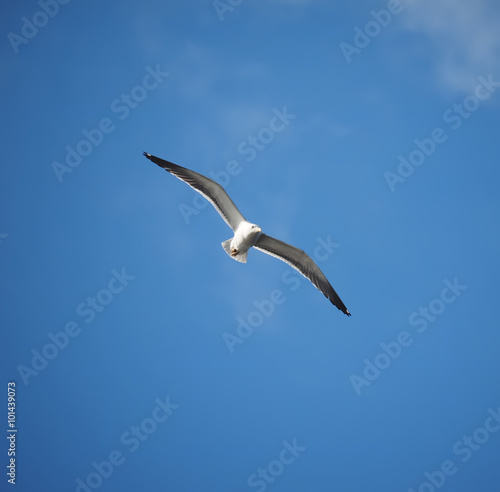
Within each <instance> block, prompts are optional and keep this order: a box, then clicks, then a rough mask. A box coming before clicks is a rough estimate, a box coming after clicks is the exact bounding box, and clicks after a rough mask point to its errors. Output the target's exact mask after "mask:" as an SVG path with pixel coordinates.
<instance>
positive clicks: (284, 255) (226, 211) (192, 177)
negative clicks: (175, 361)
mask: <svg viewBox="0 0 500 492" xmlns="http://www.w3.org/2000/svg"><path fill="white" fill-rule="evenodd" d="M144 155H145V156H146V157H147V158H148V159H149V160H150V161H152V162H154V163H155V164H157V165H158V166H160V167H162V168H163V169H165V171H168V172H169V173H170V174H173V175H174V176H175V177H176V178H179V179H180V180H182V181H184V182H185V183H187V184H188V185H189V186H191V188H193V189H195V190H196V191H197V192H198V193H200V194H201V195H202V196H204V197H205V198H206V199H207V200H208V201H209V202H210V203H211V204H212V205H213V206H214V208H215V209H216V210H217V212H219V214H220V216H221V217H222V218H223V219H224V222H225V223H226V224H227V225H228V226H229V227H230V228H231V229H232V230H233V231H234V237H232V238H230V239H228V240H227V241H224V242H223V243H222V247H223V248H224V250H225V251H226V252H227V254H228V255H229V256H230V257H231V258H233V259H234V260H236V261H239V262H241V263H246V262H247V254H248V250H249V249H250V248H251V247H252V246H253V247H254V248H256V249H258V250H259V251H262V252H263V253H266V254H268V255H271V256H274V257H275V258H278V259H280V260H281V261H284V262H285V263H288V264H289V265H290V266H291V267H293V268H295V270H297V271H298V272H299V273H301V274H302V275H303V276H304V277H306V278H307V279H309V280H310V281H311V282H312V284H313V285H314V286H315V287H316V288H317V289H318V290H320V291H321V292H322V293H323V294H324V296H325V297H326V298H327V299H329V300H330V302H331V303H332V304H333V305H334V306H335V307H337V308H338V309H340V310H341V311H342V312H343V313H344V314H346V315H347V316H351V313H350V312H349V310H348V309H347V308H346V307H345V305H344V303H343V302H342V301H341V299H340V297H339V296H338V294H337V293H336V292H335V290H334V289H333V287H332V286H331V284H330V282H329V281H328V279H327V278H326V277H325V275H324V274H323V272H322V271H321V270H320V269H319V267H318V265H316V263H314V261H313V260H312V258H311V257H310V256H308V255H307V254H306V253H305V252H304V251H302V250H301V249H298V248H296V247H294V246H291V245H290V244H287V243H284V242H283V241H280V240H279V239H275V238H273V237H271V236H268V235H267V234H264V233H263V232H262V229H261V228H260V227H259V226H258V225H257V224H252V223H251V222H248V221H247V220H245V218H244V217H243V215H241V212H240V211H239V210H238V208H237V207H236V205H235V204H234V203H233V201H232V200H231V198H229V195H228V194H227V193H226V191H225V190H224V188H223V187H222V186H221V185H220V184H219V183H216V182H215V181H213V180H212V179H210V178H207V177H206V176H203V175H201V174H198V173H196V172H194V171H191V170H190V169H186V168H185V167H182V166H178V165H177V164H174V163H173V162H169V161H165V160H163V159H160V158H159V157H156V156H154V155H151V154H148V153H147V152H144Z"/></svg>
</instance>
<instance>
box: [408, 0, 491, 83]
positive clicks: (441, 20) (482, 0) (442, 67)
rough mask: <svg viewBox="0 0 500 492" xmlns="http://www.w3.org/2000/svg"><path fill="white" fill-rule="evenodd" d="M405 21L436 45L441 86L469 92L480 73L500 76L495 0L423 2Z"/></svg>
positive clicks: (410, 6) (410, 10) (412, 8)
mask: <svg viewBox="0 0 500 492" xmlns="http://www.w3.org/2000/svg"><path fill="white" fill-rule="evenodd" d="M407 8H408V12H407V15H405V16H403V17H402V19H401V22H402V25H403V27H404V29H405V30H408V31H411V32H414V33H416V34H422V35H424V36H426V37H427V38H428V39H429V41H430V42H431V43H432V47H433V52H434V54H435V57H436V60H435V71H436V78H437V82H438V84H439V86H440V87H442V88H444V89H446V90H451V91H454V92H468V91H470V90H471V88H473V87H474V85H475V84H476V78H477V76H478V75H480V74H486V73H493V74H498V73H500V69H499V66H498V56H499V54H500V36H498V33H499V32H500V16H499V15H498V13H499V10H500V6H499V5H498V3H496V2H494V1H491V0H476V1H474V2H470V1H468V0H440V1H439V2H435V1H434V0H419V1H418V2H410V3H409V4H408V6H407Z"/></svg>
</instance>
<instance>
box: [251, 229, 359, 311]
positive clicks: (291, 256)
mask: <svg viewBox="0 0 500 492" xmlns="http://www.w3.org/2000/svg"><path fill="white" fill-rule="evenodd" d="M254 248H257V249H258V250H260V251H262V252H264V253H267V254H268V255H271V256H274V257H275V258H278V259H280V260H281V261H284V262H285V263H288V264H289V265H290V266H291V267H293V268H295V270H297V271H298V272H299V273H301V274H302V275H304V277H306V278H308V279H309V280H310V281H311V282H312V284H313V285H314V286H315V287H316V288H317V289H318V290H320V291H321V292H322V293H323V294H324V295H325V297H326V298H327V299H329V300H330V302H331V303H332V304H333V305H334V306H335V307H337V308H338V309H340V310H341V311H342V312H343V313H344V314H347V316H351V313H350V312H349V310H348V309H347V308H346V307H345V305H344V303H343V302H342V301H341V299H340V297H339V296H338V294H337V293H336V292H335V290H334V289H333V287H332V286H331V284H330V282H329V281H328V279H327V278H326V277H325V275H324V274H323V272H322V271H321V270H320V269H319V267H318V265H316V263H314V261H313V260H312V258H311V257H310V256H309V255H308V254H307V253H305V252H304V251H302V250H301V249H298V248H295V247H294V246H291V245H290V244H287V243H284V242H283V241H280V240H279V239H274V238H273V237H271V236H268V235H267V234H261V235H260V236H259V239H258V240H257V242H256V243H255V245H254Z"/></svg>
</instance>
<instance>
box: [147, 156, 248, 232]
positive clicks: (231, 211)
mask: <svg viewBox="0 0 500 492" xmlns="http://www.w3.org/2000/svg"><path fill="white" fill-rule="evenodd" d="M144 155H145V156H146V157H147V158H148V159H149V160H150V161H152V162H154V163H155V164H158V166H160V167H162V168H163V169H165V171H168V172H169V173H170V174H173V175H174V176H175V177H177V178H179V179H181V180H182V181H184V182H185V183H187V184H188V185H189V186H191V188H193V189H195V190H196V191H197V192H198V193H200V195H203V196H204V197H205V198H206V199H207V200H208V201H209V202H210V203H211V204H212V205H213V206H214V207H215V210H217V212H219V214H220V216H221V217H222V218H223V219H224V221H225V222H226V224H227V225H228V226H229V227H231V229H233V231H235V230H236V229H237V227H238V225H239V223H240V222H241V221H243V220H245V218H244V217H243V215H241V213H240V211H239V210H238V208H237V207H236V205H235V204H234V203H233V201H232V200H231V198H229V196H228V194H227V193H226V191H225V190H224V188H223V187H222V186H221V185H220V184H219V183H216V182H215V181H213V180H211V179H210V178H207V177H205V176H203V175H201V174H198V173H195V172H194V171H191V170H189V169H186V168H185V167H182V166H178V165H177V164H174V163H173V162H169V161H165V160H163V159H160V158H159V157H155V156H154V155H151V154H148V153H147V152H144Z"/></svg>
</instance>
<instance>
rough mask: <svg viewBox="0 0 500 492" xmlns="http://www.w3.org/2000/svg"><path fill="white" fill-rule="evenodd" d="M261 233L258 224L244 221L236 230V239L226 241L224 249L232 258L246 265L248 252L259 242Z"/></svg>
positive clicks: (223, 244) (223, 245)
mask: <svg viewBox="0 0 500 492" xmlns="http://www.w3.org/2000/svg"><path fill="white" fill-rule="evenodd" d="M261 232H262V229H261V228H260V227H259V226H258V225H257V224H252V223H251V222H247V221H246V220H243V221H241V222H240V224H239V225H238V227H237V228H236V231H235V232H234V237H232V238H231V239H228V240H227V241H224V242H223V243H222V247H223V248H224V250H225V251H226V253H227V254H228V255H229V256H230V257H231V258H233V259H235V260H236V261H240V262H241V263H246V262H247V253H248V250H249V249H250V248H251V247H252V246H253V245H254V244H255V243H256V242H257V240H258V239H259V236H260V233H261Z"/></svg>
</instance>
